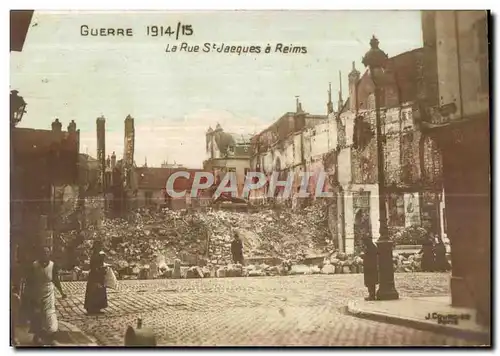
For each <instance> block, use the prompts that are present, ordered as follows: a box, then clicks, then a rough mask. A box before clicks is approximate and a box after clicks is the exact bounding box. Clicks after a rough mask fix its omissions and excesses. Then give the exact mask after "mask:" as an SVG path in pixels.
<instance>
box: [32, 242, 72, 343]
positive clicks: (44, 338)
mask: <svg viewBox="0 0 500 356" xmlns="http://www.w3.org/2000/svg"><path fill="white" fill-rule="evenodd" d="M26 287H27V291H26V292H27V293H29V298H30V302H31V303H30V306H31V313H30V318H29V319H30V333H32V334H33V335H34V336H33V343H34V344H49V345H53V344H54V343H55V337H54V336H55V333H56V332H57V330H58V322H57V315H56V306H55V303H56V296H55V291H54V287H55V288H56V289H57V290H58V291H59V293H60V294H61V296H62V298H66V294H64V292H63V290H62V287H61V282H60V281H59V269H58V267H57V265H56V264H55V263H54V262H53V261H52V260H51V258H50V248H49V247H43V248H41V250H40V253H39V257H38V259H37V260H36V261H35V262H33V265H32V267H31V270H30V271H29V272H28V276H27V278H26Z"/></svg>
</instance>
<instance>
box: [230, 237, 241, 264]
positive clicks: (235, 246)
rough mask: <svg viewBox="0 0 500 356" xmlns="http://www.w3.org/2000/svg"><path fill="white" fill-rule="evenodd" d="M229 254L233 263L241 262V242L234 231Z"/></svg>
mask: <svg viewBox="0 0 500 356" xmlns="http://www.w3.org/2000/svg"><path fill="white" fill-rule="evenodd" d="M231 254H232V257H233V262H234V263H239V264H241V265H242V264H243V243H242V242H241V239H240V236H239V235H238V232H236V231H235V232H234V234H233V241H232V242H231Z"/></svg>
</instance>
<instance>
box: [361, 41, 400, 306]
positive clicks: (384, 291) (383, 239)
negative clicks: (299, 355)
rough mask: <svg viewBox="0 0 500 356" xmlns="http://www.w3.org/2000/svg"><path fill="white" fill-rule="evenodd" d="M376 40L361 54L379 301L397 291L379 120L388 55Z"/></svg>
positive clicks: (388, 298) (390, 298)
mask: <svg viewBox="0 0 500 356" xmlns="http://www.w3.org/2000/svg"><path fill="white" fill-rule="evenodd" d="M378 45H379V41H378V39H377V38H375V36H373V37H372V39H371V41H370V46H371V48H370V50H369V51H368V52H367V53H366V54H365V56H364V57H363V60H362V62H363V64H364V65H365V67H368V68H369V70H370V76H371V78H372V81H373V84H374V87H375V93H374V94H375V114H376V131H377V133H376V139H377V171H378V192H379V193H378V194H379V214H380V230H379V231H380V236H379V239H378V241H377V246H378V255H379V256H378V261H379V262H378V265H379V289H378V291H377V299H378V300H394V299H399V294H398V292H397V291H396V287H395V285H394V266H393V262H392V247H393V244H392V241H390V240H389V231H388V229H387V209H386V200H385V197H386V194H385V168H384V167H385V165H384V147H383V143H382V140H383V138H382V128H381V122H380V89H381V85H382V84H383V82H382V81H383V76H384V69H385V65H386V62H387V59H388V57H387V54H386V53H384V52H383V51H382V50H381V49H380V48H379V47H378Z"/></svg>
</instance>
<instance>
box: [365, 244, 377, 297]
mask: <svg viewBox="0 0 500 356" xmlns="http://www.w3.org/2000/svg"><path fill="white" fill-rule="evenodd" d="M363 248H364V254H363V274H364V277H365V278H364V279H365V286H366V288H368V297H366V298H365V300H375V299H376V298H375V290H376V286H377V284H378V250H377V246H376V245H375V244H374V243H373V241H372V239H371V238H364V239H363Z"/></svg>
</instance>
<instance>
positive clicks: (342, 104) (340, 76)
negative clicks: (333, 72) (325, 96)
mask: <svg viewBox="0 0 500 356" xmlns="http://www.w3.org/2000/svg"><path fill="white" fill-rule="evenodd" d="M339 82H340V83H339V85H340V86H339V102H338V103H337V106H338V112H339V113H340V112H341V111H342V108H343V107H344V99H343V98H342V72H341V71H340V70H339Z"/></svg>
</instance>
